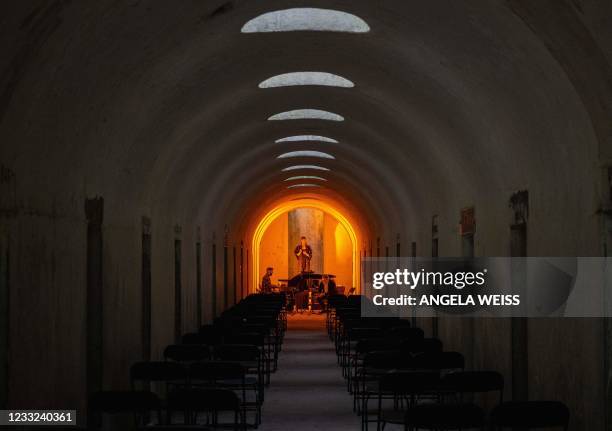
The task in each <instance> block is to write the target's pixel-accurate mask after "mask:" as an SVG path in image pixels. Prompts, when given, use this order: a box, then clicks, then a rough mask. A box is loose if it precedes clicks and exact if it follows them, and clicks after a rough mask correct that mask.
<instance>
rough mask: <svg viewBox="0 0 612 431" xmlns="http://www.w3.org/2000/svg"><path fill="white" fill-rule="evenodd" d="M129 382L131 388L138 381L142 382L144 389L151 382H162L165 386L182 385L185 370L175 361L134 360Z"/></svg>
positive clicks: (184, 378)
mask: <svg viewBox="0 0 612 431" xmlns="http://www.w3.org/2000/svg"><path fill="white" fill-rule="evenodd" d="M130 382H131V385H132V389H135V388H136V386H137V384H138V382H141V383H143V384H144V385H145V387H146V389H149V386H150V384H151V383H153V382H163V383H165V384H166V388H168V387H169V386H181V385H183V386H184V385H186V384H187V370H186V369H185V368H184V367H183V366H182V365H181V364H178V363H175V362H166V361H161V362H158V361H153V362H136V363H135V364H133V365H132V366H131V368H130Z"/></svg>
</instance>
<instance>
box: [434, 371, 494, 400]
mask: <svg viewBox="0 0 612 431" xmlns="http://www.w3.org/2000/svg"><path fill="white" fill-rule="evenodd" d="M441 389H442V391H444V393H446V394H450V395H455V396H457V398H458V400H459V401H460V402H462V401H463V396H464V394H466V393H471V394H475V393H485V392H498V394H499V402H500V403H501V402H502V401H503V397H504V377H503V376H502V375H501V374H500V373H498V372H497V371H461V372H457V373H449V374H447V375H445V376H444V377H443V378H442V381H441Z"/></svg>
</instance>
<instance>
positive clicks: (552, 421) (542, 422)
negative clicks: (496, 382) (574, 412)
mask: <svg viewBox="0 0 612 431" xmlns="http://www.w3.org/2000/svg"><path fill="white" fill-rule="evenodd" d="M569 418H570V411H569V409H568V408H567V406H566V405H565V404H563V403H561V402H558V401H511V402H506V403H503V404H500V405H499V406H497V407H495V408H494V409H493V411H492V413H491V422H492V424H493V426H494V427H496V429H503V428H531V429H534V428H563V429H565V430H566V429H567V427H568V424H569Z"/></svg>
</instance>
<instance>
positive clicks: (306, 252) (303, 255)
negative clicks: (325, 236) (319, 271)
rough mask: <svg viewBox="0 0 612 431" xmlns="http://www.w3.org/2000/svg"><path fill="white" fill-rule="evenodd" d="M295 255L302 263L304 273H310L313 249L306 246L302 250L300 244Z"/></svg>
mask: <svg viewBox="0 0 612 431" xmlns="http://www.w3.org/2000/svg"><path fill="white" fill-rule="evenodd" d="M294 254H295V257H297V258H298V261H299V262H300V266H301V268H302V272H309V271H310V259H311V258H312V248H311V247H310V246H309V245H308V244H306V246H305V247H304V248H302V244H298V246H297V247H296V248H295V251H294Z"/></svg>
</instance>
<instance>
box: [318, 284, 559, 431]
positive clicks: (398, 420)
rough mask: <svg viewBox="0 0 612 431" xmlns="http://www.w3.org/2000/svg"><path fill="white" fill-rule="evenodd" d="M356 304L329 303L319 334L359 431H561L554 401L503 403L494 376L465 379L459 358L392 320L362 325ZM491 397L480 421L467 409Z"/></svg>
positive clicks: (468, 374)
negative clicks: (397, 428)
mask: <svg viewBox="0 0 612 431" xmlns="http://www.w3.org/2000/svg"><path fill="white" fill-rule="evenodd" d="M367 300H368V299H367V298H365V297H362V296H349V297H340V296H337V297H330V298H329V307H328V311H327V318H326V326H327V331H328V335H329V337H330V340H331V341H332V342H333V343H334V344H335V348H336V354H337V358H338V359H337V360H338V364H339V365H340V367H341V369H342V375H343V377H344V378H345V379H346V381H347V390H348V392H349V393H351V394H352V396H353V408H354V411H355V412H356V413H357V414H359V415H360V416H361V424H362V430H367V429H368V427H369V425H370V424H372V423H376V427H377V430H381V429H383V428H384V427H385V426H386V425H387V424H396V425H403V426H404V427H405V429H430V430H446V429H485V428H486V427H487V426H490V427H492V428H493V429H507V428H517V427H519V428H521V427H522V428H546V427H548V428H562V429H567V427H568V423H569V410H568V409H567V407H566V406H565V405H564V404H562V403H560V402H556V401H529V402H516V401H514V402H504V399H503V394H504V379H503V376H502V375H501V374H500V373H498V372H496V371H466V370H465V359H464V357H463V355H462V354H461V353H459V352H450V351H444V349H443V343H442V342H441V341H440V340H439V339H437V338H425V336H424V332H423V331H422V330H421V329H420V328H415V327H412V325H411V324H410V322H409V321H407V320H402V319H399V318H362V317H361V305H362V304H361V303H362V301H367ZM483 396H488V397H492V399H493V401H494V403H495V405H496V407H494V408H493V409H492V410H491V411H490V414H488V415H487V414H485V410H484V409H483V408H481V407H480V406H479V405H478V404H477V403H475V401H476V400H477V399H479V398H482V397H483Z"/></svg>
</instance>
